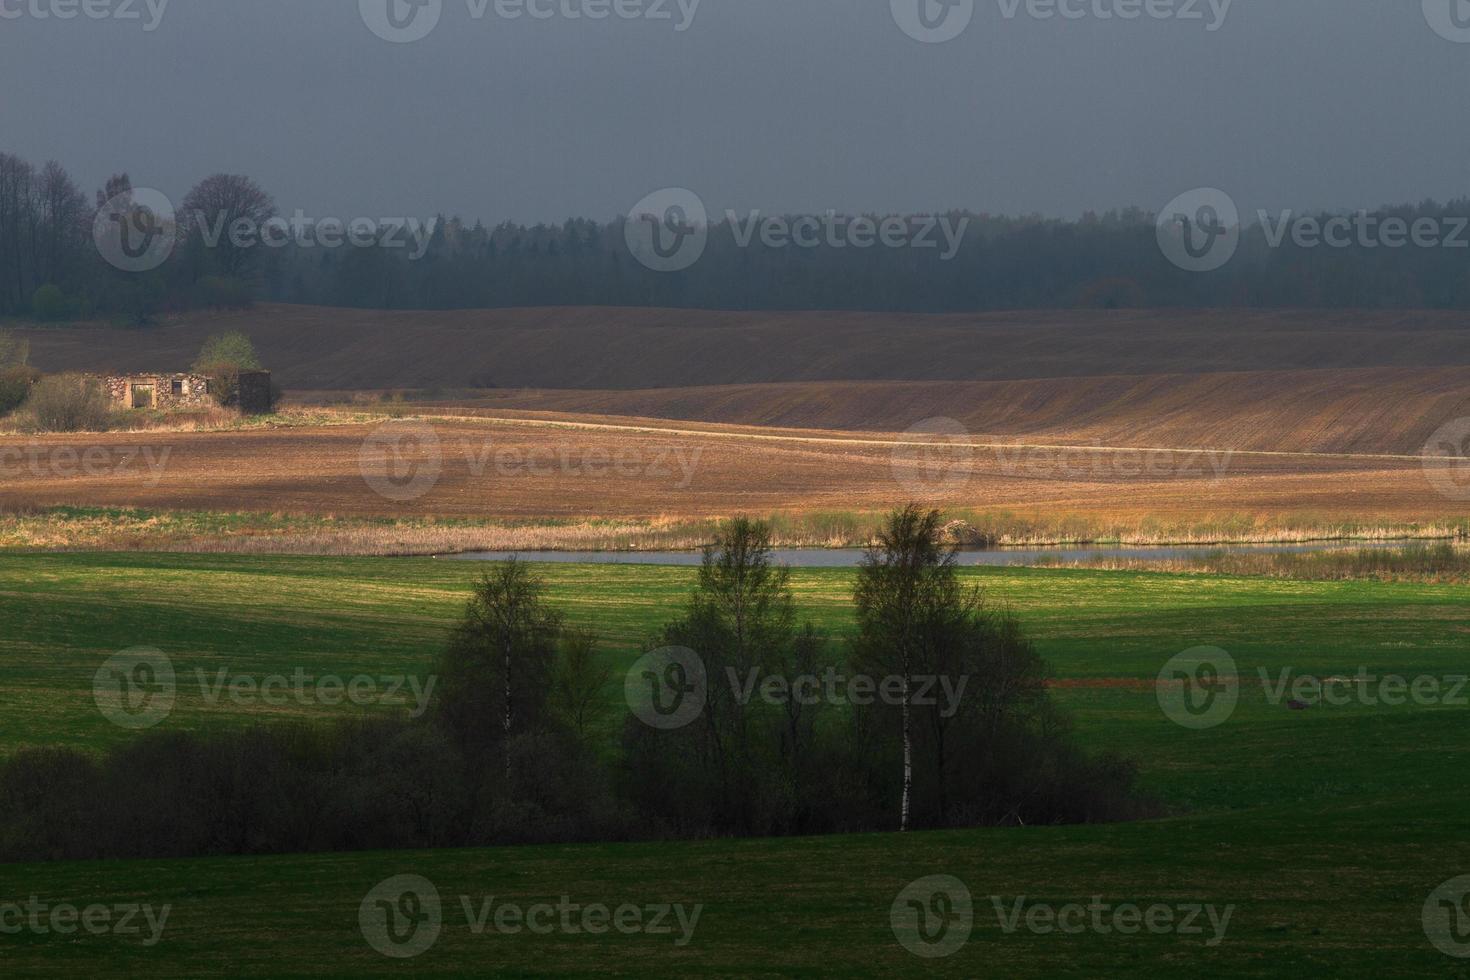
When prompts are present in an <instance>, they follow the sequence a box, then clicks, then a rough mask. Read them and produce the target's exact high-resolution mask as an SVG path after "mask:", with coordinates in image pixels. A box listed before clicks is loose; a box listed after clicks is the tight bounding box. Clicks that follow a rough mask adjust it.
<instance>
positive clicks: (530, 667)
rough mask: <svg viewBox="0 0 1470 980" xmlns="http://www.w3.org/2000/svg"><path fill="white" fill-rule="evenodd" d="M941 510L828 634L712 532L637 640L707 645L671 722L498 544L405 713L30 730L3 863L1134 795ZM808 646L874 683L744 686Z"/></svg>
mask: <svg viewBox="0 0 1470 980" xmlns="http://www.w3.org/2000/svg"><path fill="white" fill-rule="evenodd" d="M940 527H941V525H940V521H939V517H938V515H937V514H934V513H925V512H922V511H920V510H917V509H915V508H912V507H910V508H906V509H904V510H902V511H899V512H897V513H895V514H894V515H892V516H891V518H890V520H889V521H888V524H887V526H886V528H885V529H884V531H883V533H882V535H881V536H880V538H879V539H878V540H877V541H876V542H875V544H874V546H873V548H872V549H871V550H870V552H869V554H868V555H867V557H866V558H865V560H864V562H863V565H862V567H861V569H860V570H859V574H858V580H857V585H856V587H855V590H854V603H855V610H856V613H857V629H856V633H855V635H854V636H853V637H851V638H850V639H849V640H848V641H847V642H845V643H844V642H840V641H838V640H835V639H833V638H830V637H826V636H823V635H822V633H821V632H820V631H818V630H817V629H816V628H815V627H813V626H812V625H811V624H809V623H799V622H798V615H797V610H796V607H795V604H794V599H793V596H792V591H791V587H790V581H789V573H788V571H787V570H786V569H785V568H783V567H780V566H778V565H776V564H775V563H774V562H773V561H772V554H771V547H770V531H769V529H768V528H767V527H765V526H764V525H762V524H760V523H757V522H751V521H747V520H736V521H733V522H731V523H730V524H728V525H727V526H726V527H724V528H723V530H722V532H721V534H720V538H719V540H718V542H717V543H716V544H715V545H713V546H712V547H710V548H709V549H708V550H707V552H706V554H705V558H704V562H703V566H702V567H701V569H700V573H699V579H698V584H697V586H696V587H695V589H694V591H693V593H692V595H691V596H690V598H689V600H688V601H687V602H686V604H685V606H684V608H683V609H682V610H681V611H680V613H679V614H678V616H677V617H676V618H675V619H674V620H673V621H671V622H669V623H668V624H667V625H666V626H665V627H664V628H663V629H662V630H661V631H660V632H659V634H658V635H657V636H656V637H654V638H652V639H651V640H650V644H649V646H650V648H654V647H667V646H669V645H677V646H680V647H683V648H686V649H687V650H688V651H695V652H694V653H693V654H691V655H692V656H696V657H697V658H699V660H700V661H701V662H702V665H703V674H704V677H705V682H704V683H705V694H706V695H707V697H706V698H705V699H704V704H703V708H702V710H701V711H700V712H699V713H698V715H697V716H695V717H693V718H690V719H688V721H687V723H685V724H682V725H680V726H674V727H662V726H655V725H650V724H648V723H646V719H642V718H640V717H637V716H636V712H635V713H630V714H626V715H625V716H624V718H623V720H622V722H621V728H620V727H619V724H620V723H619V722H618V719H617V718H616V717H615V716H614V715H613V714H612V712H611V707H610V705H609V704H608V701H607V687H608V682H609V680H610V677H611V675H610V672H609V670H608V668H607V666H606V665H605V664H603V663H602V662H601V660H600V658H599V655H598V644H597V638H596V637H595V636H594V635H592V634H589V633H587V632H585V631H579V630H573V629H569V628H568V627H567V625H566V623H565V621H564V620H563V618H562V616H561V615H560V613H559V612H558V611H557V610H555V609H554V608H552V607H551V606H549V605H548V604H547V602H546V598H545V592H544V586H543V583H541V582H540V581H539V580H538V579H537V578H536V576H535V575H534V574H533V572H532V570H531V569H530V567H529V566H527V565H525V564H523V563H520V562H517V561H514V560H513V561H509V562H505V563H500V564H497V565H496V566H494V567H493V568H492V569H491V570H490V571H489V572H488V573H487V574H486V575H485V576H484V577H483V578H482V579H481V580H480V581H479V582H478V583H477V585H476V587H475V590H474V595H473V597H472V599H471V600H470V602H469V605H468V608H467V610H466V613H465V616H464V619H463V620H462V622H461V623H460V624H459V626H458V627H457V629H456V630H455V632H454V634H453V638H452V640H451V642H450V643H449V644H448V647H447V649H446V652H445V653H444V655H443V658H442V660H441V662H440V664H439V669H438V677H439V690H438V693H437V697H436V699H435V702H434V705H433V707H432V709H431V710H430V711H429V713H428V714H427V715H426V716H425V718H424V719H422V720H419V721H411V720H407V719H404V720H377V721H371V722H367V721H356V722H352V723H349V724H341V725H335V726H310V725H307V726H303V725H288V726H283V727H282V726H277V727H256V728H252V729H249V730H247V731H244V732H234V733H226V732H216V733H212V734H194V733H181V732H174V733H162V734H148V735H144V736H142V737H141V738H139V739H138V740H136V741H134V742H131V743H129V744H127V745H125V746H123V747H121V748H119V749H116V750H114V751H112V752H109V753H108V754H106V755H105V756H103V757H101V758H96V757H93V756H91V755H88V754H86V753H81V752H76V751H72V750H67V749H59V748H39V749H29V750H24V751H21V752H19V753H17V754H16V755H14V756H12V757H11V758H10V759H9V760H7V761H6V762H5V763H3V765H0V860H11V861H14V860H48V859H60V858H91V857H123V856H180V855H198V854H231V853H254V852H269V851H294V850H333V849H343V850H349V849H371V848H398V847H436V846H468V845H485V844H497V843H513V842H532V841H576V840H583V841H585V840H617V839H628V838H646V837H668V838H673V837H702V836H711V835H774V834H796V833H802V834H818V833H836V832H848V831H863V830H901V829H902V830H906V829H910V828H933V827H952V826H972V825H979V824H1035V823H1060V822H1083V821H1103V820H1117V819H1128V818H1132V817H1136V816H1139V815H1142V814H1144V813H1147V812H1150V811H1151V806H1150V804H1149V803H1148V802H1147V801H1145V800H1143V799H1141V798H1140V797H1139V796H1138V795H1137V794H1136V792H1135V790H1134V787H1133V771H1132V768H1131V766H1130V765H1129V764H1127V763H1125V762H1123V761H1121V760H1119V759H1116V758H1113V757H1108V756H1089V755H1087V754H1085V753H1083V752H1082V751H1081V750H1079V749H1078V748H1077V747H1076V746H1075V745H1074V744H1073V743H1072V742H1071V740H1070V739H1069V737H1068V730H1067V725H1066V723H1065V720H1064V719H1063V718H1062V717H1061V716H1060V715H1059V714H1058V713H1057V711H1056V710H1055V709H1054V708H1053V707H1052V705H1051V703H1050V701H1049V699H1048V697H1047V692H1046V686H1045V683H1044V680H1045V676H1046V668H1045V664H1044V663H1043V661H1042V660H1041V658H1040V657H1039V656H1038V655H1037V652H1036V650H1035V648H1034V647H1033V646H1032V645H1031V644H1030V643H1029V642H1028V641H1027V640H1026V638H1025V637H1024V635H1023V634H1022V631H1021V629H1020V627H1019V625H1018V624H1017V622H1016V620H1015V618H1014V617H1013V616H1011V615H1010V614H1009V613H1007V612H1006V611H1004V610H1001V609H993V608H990V607H988V606H987V605H986V604H984V603H983V602H982V601H981V598H980V596H979V594H978V593H977V592H975V591H974V590H967V589H966V588H965V587H964V586H963V584H962V582H961V581H960V579H959V577H958V575H957V573H956V568H955V565H954V559H953V555H952V553H950V552H948V551H946V550H945V549H944V548H943V547H942V546H941V545H940V543H939V542H940ZM824 664H825V665H832V667H835V668H836V669H837V670H840V671H842V673H843V674H844V675H853V676H854V677H855V676H857V675H858V674H865V675H866V676H868V677H869V678H870V679H871V680H873V681H874V682H875V685H874V686H875V687H876V688H877V689H881V690H888V691H890V692H891V693H892V694H893V696H891V697H888V698H871V697H870V698H867V699H861V698H851V699H846V698H844V697H843V696H842V695H841V694H840V693H839V694H838V695H837V696H832V695H831V694H830V693H829V694H825V695H824V696H822V697H817V698H812V697H809V696H808V697H787V698H779V697H774V696H771V697H762V696H755V697H752V696H751V694H752V693H753V692H758V691H768V690H772V689H771V688H768V686H767V683H766V680H767V679H768V678H784V679H785V680H786V681H787V682H791V681H793V680H797V681H799V679H802V678H810V679H818V678H822V677H831V676H833V675H834V670H833V669H832V668H829V667H824ZM800 687H801V684H800V683H799V682H798V683H795V684H792V685H791V686H789V687H788V688H787V690H790V691H792V692H795V691H797V690H798V689H800ZM779 688H780V685H777V689H779ZM829 690H834V689H831V688H829ZM941 691H942V692H945V694H944V696H938V692H941ZM619 730H621V738H620V739H619V738H618V737H617V735H618V732H619Z"/></svg>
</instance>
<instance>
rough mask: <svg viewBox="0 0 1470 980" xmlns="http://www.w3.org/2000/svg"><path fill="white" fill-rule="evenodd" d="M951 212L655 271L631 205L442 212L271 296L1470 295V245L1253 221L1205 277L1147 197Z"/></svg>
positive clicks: (528, 300)
mask: <svg viewBox="0 0 1470 980" xmlns="http://www.w3.org/2000/svg"><path fill="white" fill-rule="evenodd" d="M1375 216H1376V217H1378V218H1385V217H1398V218H1402V219H1404V220H1405V221H1406V222H1407V223H1409V224H1412V223H1413V222H1414V221H1415V220H1417V219H1421V218H1429V219H1431V220H1434V221H1436V222H1440V223H1442V224H1443V226H1444V227H1449V228H1452V227H1454V226H1455V225H1456V223H1457V222H1458V220H1459V219H1460V218H1463V217H1466V216H1470V199H1462V200H1457V201H1452V202H1450V203H1449V204H1444V205H1441V204H1438V203H1435V202H1432V201H1427V202H1424V203H1422V204H1419V205H1412V206H1402V207H1392V208H1383V209H1380V210H1379V211H1377V212H1375ZM746 217H747V216H744V215H742V216H741V220H742V221H744V220H746ZM876 217H881V216H876ZM940 217H942V219H943V220H945V221H947V222H949V223H950V225H951V227H958V223H959V222H960V221H961V219H969V224H968V225H967V226H966V231H965V235H964V239H963V244H962V245H961V247H960V248H959V249H958V251H957V252H956V254H955V255H954V257H953V258H952V259H949V260H948V261H946V260H943V259H942V258H941V253H942V252H943V251H944V249H943V248H942V247H941V248H936V249H915V248H907V247H904V248H885V247H881V246H873V247H870V248H864V249H859V248H854V247H852V246H851V245H848V246H846V247H832V246H829V245H826V244H823V245H821V246H819V247H816V248H798V247H794V246H787V247H768V246H766V245H765V244H763V243H762V241H761V238H760V236H759V235H756V236H755V237H754V238H752V239H751V240H750V242H749V244H747V245H744V246H742V245H741V244H739V240H738V238H737V235H736V229H734V228H732V226H731V224H730V223H729V221H728V220H727V219H724V218H720V219H718V220H717V221H716V223H715V224H714V225H713V226H712V227H711V229H710V233H709V241H708V245H707V247H706V250H705V252H704V254H703V256H702V257H701V258H700V260H699V261H698V262H697V263H696V264H695V265H694V266H692V267H691V268H689V269H686V270H684V271H682V272H677V273H658V272H652V271H649V270H648V269H646V268H644V267H643V266H642V265H640V264H639V263H638V262H637V261H636V260H635V259H634V258H633V256H632V255H631V254H630V253H629V251H628V247H627V245H626V243H625V236H624V221H625V219H623V218H618V219H616V220H613V221H610V222H606V223H602V222H597V221H592V220H588V219H585V218H582V219H574V220H569V221H566V222H565V223H563V224H560V225H546V224H541V225H534V226H527V225H520V224H514V223H510V222H505V223H502V224H499V225H496V226H493V227H489V226H485V225H483V224H480V223H473V224H471V223H466V222H463V221H461V220H459V219H457V218H448V219H445V218H442V217H441V218H440V219H439V223H438V224H437V225H436V227H435V230H434V234H433V236H432V238H431V239H430V241H429V245H428V250H427V252H426V253H425V254H424V255H423V256H422V257H421V258H419V259H417V260H411V259H410V258H409V257H408V252H407V251H406V250H401V249H400V250H385V249H337V250H335V251H327V250H323V249H314V250H313V249H297V248H295V247H288V248H286V249H284V250H282V252H281V253H279V255H278V256H276V257H275V260H274V261H273V262H272V263H271V264H270V265H269V267H268V268H267V269H266V271H265V276H264V278H265V286H264V291H263V292H262V294H261V295H262V296H264V297H267V298H269V299H271V300H275V301H280V302H289V303H304V304H322V305H328V306H347V307H367V308H374V309H478V308H492V307H517V306H578V305H605V306H653V307H672V308H692V309H721V310H745V309H757V310H760V309H764V310H869V311H894V312H918V313H926V312H929V313H943V312H964V311H972V310H1005V309H1065V308H1078V307H1085V308H1099V309H1110V308H1127V307H1153V308H1159V307H1197V308H1203V307H1303V308H1307V307H1310V308H1439V309H1467V308H1470V274H1467V269H1466V264H1465V255H1466V250H1465V249H1463V248H1460V249H1456V248H1423V247H1402V248H1385V247H1376V248H1375V247H1372V244H1371V243H1369V244H1356V243H1355V244H1353V245H1351V246H1350V247H1346V248H1335V247H1325V246H1324V247H1306V248H1304V247H1299V246H1298V244H1297V243H1296V242H1295V241H1294V240H1293V239H1292V238H1291V237H1290V236H1289V235H1288V236H1287V237H1286V238H1285V239H1284V240H1283V241H1282V242H1280V243H1279V244H1273V242H1272V241H1271V239H1270V238H1269V237H1268V234H1267V230H1266V228H1265V227H1263V226H1262V225H1260V224H1255V223H1252V224H1251V225H1250V226H1249V227H1247V228H1246V229H1244V231H1243V236H1242V241H1241V244H1240V247H1239V250H1238V251H1237V253H1236V254H1235V256H1234V258H1233V259H1232V260H1231V261H1230V262H1229V264H1227V265H1226V266H1225V267H1224V268H1221V269H1218V270H1215V271H1213V272H1210V273H1207V274H1199V273H1192V272H1185V271H1183V270H1181V269H1178V268H1176V267H1175V266H1173V265H1171V264H1170V263H1169V261H1168V260H1167V259H1166V258H1165V257H1164V255H1163V254H1162V252H1161V251H1160V248H1159V245H1158V241H1157V237H1156V230H1155V224H1154V220H1155V219H1154V215H1153V214H1152V213H1150V212H1147V211H1144V210H1142V209H1139V208H1128V209H1124V210H1121V211H1109V212H1107V213H1104V214H1090V213H1089V214H1087V215H1084V216H1083V217H1082V218H1081V219H1079V220H1076V221H1064V220H1059V219H1050V218H1043V217H1041V216H1037V215H1028V216H1020V217H1006V216H999V215H991V214H985V213H975V212H970V211H952V212H949V213H948V214H945V215H942V216H940ZM1318 217H1319V220H1325V216H1318ZM787 220H788V221H794V220H795V219H794V217H788V218H787ZM936 237H938V236H936ZM1466 239H1467V240H1470V233H1467V235H1466ZM939 240H940V242H941V244H942V238H940V239H939Z"/></svg>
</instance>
